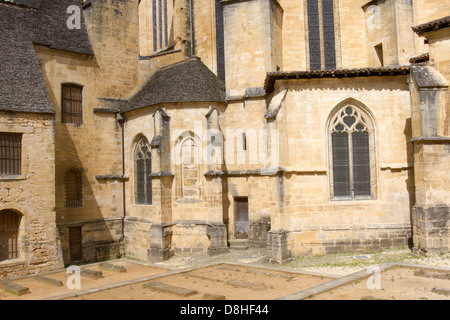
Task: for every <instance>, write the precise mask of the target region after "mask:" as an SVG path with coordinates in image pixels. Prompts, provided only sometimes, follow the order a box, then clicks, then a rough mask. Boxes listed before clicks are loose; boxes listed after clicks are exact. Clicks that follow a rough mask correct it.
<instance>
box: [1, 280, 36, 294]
mask: <svg viewBox="0 0 450 320" xmlns="http://www.w3.org/2000/svg"><path fill="white" fill-rule="evenodd" d="M0 289H3V290H5V291H7V292H10V293H12V294H15V295H16V296H21V295H24V294H26V293H30V289H29V288H27V287H23V286H21V285H19V284H17V283H14V282H12V281H10V280H7V279H0Z"/></svg>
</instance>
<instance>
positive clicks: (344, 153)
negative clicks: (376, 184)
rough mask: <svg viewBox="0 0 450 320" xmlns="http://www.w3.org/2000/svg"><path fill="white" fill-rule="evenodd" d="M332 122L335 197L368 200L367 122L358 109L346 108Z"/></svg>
mask: <svg viewBox="0 0 450 320" xmlns="http://www.w3.org/2000/svg"><path fill="white" fill-rule="evenodd" d="M331 123H332V128H331V130H330V133H331V147H332V158H333V159H332V164H333V168H332V170H333V194H334V196H335V197H348V198H357V197H370V196H371V195H372V182H371V152H370V132H371V131H370V130H369V126H368V125H367V122H366V120H365V119H364V117H363V116H362V114H361V112H360V111H359V110H358V109H356V108H353V107H345V108H342V109H341V110H340V111H339V112H338V113H337V115H336V116H335V117H334V119H333V121H332V122H331Z"/></svg>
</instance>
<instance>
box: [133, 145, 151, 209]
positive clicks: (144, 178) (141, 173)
mask: <svg viewBox="0 0 450 320" xmlns="http://www.w3.org/2000/svg"><path fill="white" fill-rule="evenodd" d="M135 165H136V203H137V204H152V178H151V176H150V174H151V173H152V155H151V147H150V144H149V143H148V140H147V139H145V138H141V140H139V142H138V144H137V148H136V154H135Z"/></svg>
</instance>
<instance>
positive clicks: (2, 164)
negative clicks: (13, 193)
mask: <svg viewBox="0 0 450 320" xmlns="http://www.w3.org/2000/svg"><path fill="white" fill-rule="evenodd" d="M20 174H22V134H21V133H8V132H0V176H15V175H20Z"/></svg>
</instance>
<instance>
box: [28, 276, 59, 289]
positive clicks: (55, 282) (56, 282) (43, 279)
mask: <svg viewBox="0 0 450 320" xmlns="http://www.w3.org/2000/svg"><path fill="white" fill-rule="evenodd" d="M34 279H35V280H36V281H38V282H41V283H45V284H48V285H51V286H55V287H62V286H63V283H62V281H59V280H56V279H53V278H49V277H44V276H41V275H38V276H36V277H34Z"/></svg>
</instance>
